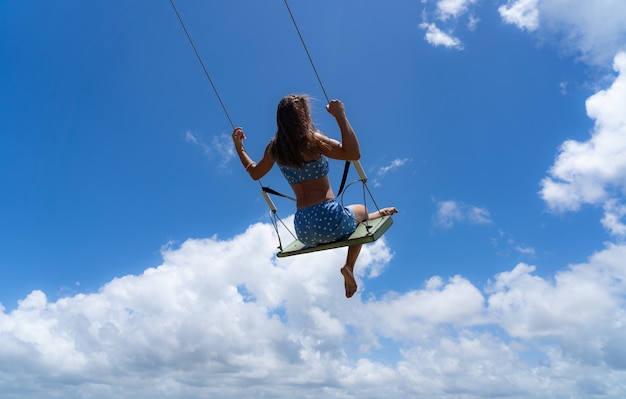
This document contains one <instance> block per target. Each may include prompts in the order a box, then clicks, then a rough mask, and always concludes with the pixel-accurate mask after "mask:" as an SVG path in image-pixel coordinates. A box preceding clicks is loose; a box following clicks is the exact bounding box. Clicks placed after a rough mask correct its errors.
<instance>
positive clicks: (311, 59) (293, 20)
mask: <svg viewBox="0 0 626 399" xmlns="http://www.w3.org/2000/svg"><path fill="white" fill-rule="evenodd" d="M283 1H284V2H285V7H287V11H288V12H289V16H290V17H291V21H292V22H293V26H294V27H295V28H296V32H298V36H299V37H300V41H301V42H302V47H304V51H305V52H306V55H307V57H309V62H310V63H311V67H313V72H315V76H316V77H317V81H318V82H319V84H320V87H321V88H322V92H323V93H324V97H325V98H326V103H329V102H330V99H329V98H328V95H327V94H326V90H325V89H324V85H323V84H322V79H320V75H319V73H317V68H315V63H313V58H312V57H311V53H309V49H308V48H307V46H306V43H305V42H304V38H303V37H302V34H301V33H300V28H298V24H297V23H296V19H295V18H294V16H293V13H292V12H291V8H290V7H289V3H287V0H283Z"/></svg>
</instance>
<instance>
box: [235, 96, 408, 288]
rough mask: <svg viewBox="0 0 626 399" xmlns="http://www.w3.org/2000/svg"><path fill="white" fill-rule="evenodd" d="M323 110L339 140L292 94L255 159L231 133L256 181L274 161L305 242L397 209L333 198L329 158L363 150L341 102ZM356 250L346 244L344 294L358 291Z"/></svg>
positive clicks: (338, 234) (354, 156) (328, 238)
mask: <svg viewBox="0 0 626 399" xmlns="http://www.w3.org/2000/svg"><path fill="white" fill-rule="evenodd" d="M326 110H327V111H328V112H329V113H330V114H331V115H332V116H334V117H335V119H336V121H337V125H338V126H339V130H340V131H341V142H339V141H337V140H333V139H331V138H329V137H327V136H325V135H324V134H322V133H321V132H320V131H318V130H317V129H315V126H314V124H313V121H312V120H311V112H310V104H309V98H308V97H307V96H306V95H294V94H291V95H288V96H286V97H284V98H283V99H282V100H281V101H280V103H279V104H278V110H277V112H276V122H277V125H278V130H277V132H276V135H275V136H274V138H273V139H272V140H271V141H270V142H269V144H268V145H267V147H266V148H265V153H264V154H263V157H262V158H261V160H260V161H259V162H258V163H257V162H254V161H253V160H252V159H251V158H250V156H249V155H248V154H247V153H246V150H245V149H244V147H243V140H245V138H246V136H245V134H244V131H243V129H242V128H239V127H238V128H236V129H235V130H234V131H233V141H234V143H235V149H236V150H237V154H239V159H240V160H241V163H242V164H243V166H244V167H245V168H246V171H247V172H248V173H249V174H250V176H251V177H252V178H253V179H254V180H258V179H260V178H261V177H263V176H265V174H266V173H267V172H269V171H270V169H271V168H272V166H274V163H276V164H278V167H279V169H280V170H281V172H282V173H283V175H284V176H285V178H286V179H287V181H288V182H289V184H290V185H291V188H292V189H293V191H294V193H295V195H296V207H297V211H296V215H295V219H294V224H295V229H296V235H297V237H298V240H300V241H301V242H302V243H303V244H305V245H306V246H315V245H318V244H323V243H327V242H333V241H337V240H341V239H343V238H345V237H347V236H349V235H350V234H352V233H353V232H354V230H355V229H356V226H357V223H358V222H362V221H364V220H368V219H375V218H379V217H382V216H386V215H392V214H394V213H396V212H398V210H397V209H396V208H384V209H381V210H380V211H378V212H374V213H370V214H368V211H367V209H366V208H365V206H364V205H350V206H348V207H345V208H344V207H343V206H341V204H339V202H338V201H337V200H336V199H335V194H334V193H333V190H332V189H331V187H330V182H329V180H328V159H327V157H328V158H333V159H339V160H346V161H355V160H358V159H359V158H360V157H361V152H360V148H359V141H358V139H357V137H356V134H355V133H354V130H352V127H351V126H350V123H349V122H348V118H347V117H346V113H345V107H344V105H343V103H342V102H341V101H339V100H332V101H331V102H330V103H329V104H328V105H327V106H326ZM360 251H361V244H357V245H352V246H350V247H349V248H348V256H347V258H346V264H345V265H344V266H343V267H342V268H341V274H342V275H343V277H344V285H345V289H346V297H348V298H350V297H352V296H353V295H354V293H355V292H356V290H357V283H356V280H355V278H354V265H355V263H356V260H357V257H358V256H359V252H360Z"/></svg>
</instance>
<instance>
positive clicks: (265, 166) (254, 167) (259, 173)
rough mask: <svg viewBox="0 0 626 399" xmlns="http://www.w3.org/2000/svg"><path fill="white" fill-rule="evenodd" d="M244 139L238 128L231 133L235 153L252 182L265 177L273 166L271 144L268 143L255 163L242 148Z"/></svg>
mask: <svg viewBox="0 0 626 399" xmlns="http://www.w3.org/2000/svg"><path fill="white" fill-rule="evenodd" d="M245 139H246V135H245V134H244V132H243V129H242V128H240V127H238V128H235V130H234V131H233V142H234V144H235V151H237V155H239V160H240V161H241V164H242V165H243V167H244V168H246V172H248V174H249V175H250V177H252V179H253V180H259V179H260V178H261V177H263V176H265V175H266V174H267V172H269V171H270V169H272V166H274V158H273V157H272V154H271V146H272V142H270V143H269V144H268V145H267V147H265V152H264V153H263V158H261V160H260V161H259V162H258V163H257V162H254V161H253V160H252V158H250V156H249V155H248V153H247V152H246V149H245V148H244V147H243V141H244V140H245Z"/></svg>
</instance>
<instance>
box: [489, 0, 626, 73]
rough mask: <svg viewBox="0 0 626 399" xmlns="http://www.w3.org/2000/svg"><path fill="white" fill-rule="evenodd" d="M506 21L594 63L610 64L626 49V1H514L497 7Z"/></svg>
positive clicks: (585, 60)
mask: <svg viewBox="0 0 626 399" xmlns="http://www.w3.org/2000/svg"><path fill="white" fill-rule="evenodd" d="M498 10H499V12H500V15H501V17H502V19H503V20H504V21H505V22H506V23H511V24H515V25H517V26H518V27H519V28H520V29H525V30H528V31H534V32H536V33H537V34H538V35H539V37H540V38H541V39H542V40H545V41H547V42H551V43H556V44H557V46H558V47H559V48H561V49H562V50H564V51H566V52H568V53H572V54H575V55H577V56H579V57H580V58H581V60H583V61H584V62H586V63H589V64H592V65H602V66H605V65H608V63H610V60H611V59H612V58H613V57H614V56H615V54H617V53H618V52H619V51H624V50H626V18H624V15H626V2H624V1H622V0H602V1H580V2H576V3H575V4H574V3H573V2H571V1H563V0H542V1H538V0H513V1H508V3H507V4H506V5H503V6H501V7H499V8H498Z"/></svg>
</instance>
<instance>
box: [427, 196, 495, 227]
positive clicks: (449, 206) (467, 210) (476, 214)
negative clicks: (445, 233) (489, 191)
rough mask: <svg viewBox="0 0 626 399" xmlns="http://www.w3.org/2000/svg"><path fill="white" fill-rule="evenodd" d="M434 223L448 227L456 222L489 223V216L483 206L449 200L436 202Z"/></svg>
mask: <svg viewBox="0 0 626 399" xmlns="http://www.w3.org/2000/svg"><path fill="white" fill-rule="evenodd" d="M434 223H435V225H436V226H438V227H441V228H444V229H448V228H450V227H452V226H454V225H455V224H457V223H470V224H489V223H491V218H490V216H489V211H488V210H487V209H485V208H479V207H477V206H473V205H468V204H464V203H463V202H460V201H451V200H449V201H439V202H437V213H436V215H435V220H434Z"/></svg>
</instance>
